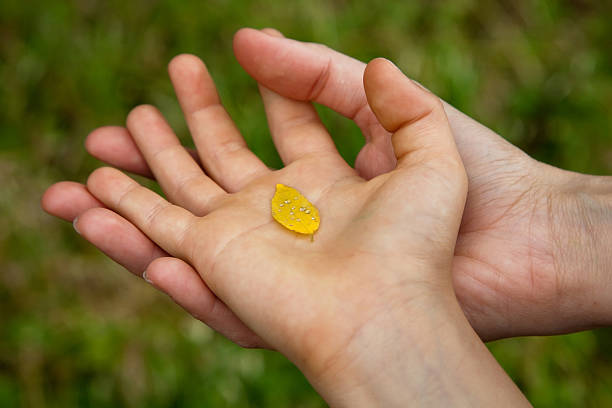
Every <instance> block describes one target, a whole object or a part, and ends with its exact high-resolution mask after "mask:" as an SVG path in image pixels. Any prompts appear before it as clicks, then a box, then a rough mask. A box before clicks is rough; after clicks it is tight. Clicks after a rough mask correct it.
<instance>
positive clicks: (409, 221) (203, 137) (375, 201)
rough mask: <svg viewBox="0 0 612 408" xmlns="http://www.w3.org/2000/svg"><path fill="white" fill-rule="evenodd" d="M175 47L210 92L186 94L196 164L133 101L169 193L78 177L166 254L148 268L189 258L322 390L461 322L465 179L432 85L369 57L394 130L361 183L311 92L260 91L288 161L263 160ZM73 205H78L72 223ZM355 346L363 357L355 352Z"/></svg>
mask: <svg viewBox="0 0 612 408" xmlns="http://www.w3.org/2000/svg"><path fill="white" fill-rule="evenodd" d="M185 59H189V61H187V62H188V63H185V64H183V66H182V67H177V69H184V70H192V72H193V70H196V71H197V75H198V76H200V78H205V81H203V82H202V83H201V86H202V87H203V88H205V89H206V91H207V92H208V93H206V92H204V93H203V94H200V96H201V95H204V96H205V97H204V98H197V99H196V98H194V99H192V100H189V101H188V102H186V103H185V101H183V108H184V109H185V111H186V114H187V115H188V117H190V118H191V122H190V123H192V124H193V123H194V122H195V123H196V125H197V127H198V128H200V129H206V131H205V132H203V133H195V134H194V139H195V141H196V145H197V147H198V152H200V156H201V159H202V163H203V164H204V167H205V168H206V174H205V173H204V172H203V171H202V170H201V169H200V167H199V166H198V165H197V164H196V162H195V161H194V159H193V158H192V157H191V156H190V155H189V154H188V153H187V152H186V151H185V150H184V148H183V147H182V146H181V145H180V143H179V141H178V139H177V138H176V136H175V135H174V134H173V133H172V131H171V130H170V128H169V127H168V125H167V124H166V123H165V121H164V119H163V118H162V116H161V114H160V113H159V112H158V111H157V110H155V109H154V108H152V107H150V106H141V107H138V108H136V109H135V110H134V111H132V113H131V114H130V116H129V117H128V126H129V127H130V130H131V132H132V134H133V135H134V138H135V140H136V143H137V144H138V145H139V148H140V150H141V151H142V153H143V155H144V157H145V160H146V161H147V163H148V165H149V167H150V169H151V170H152V172H153V173H154V174H155V176H156V178H157V180H158V181H159V183H160V185H161V186H162V188H163V189H164V191H165V192H166V194H167V196H168V198H169V199H170V200H171V201H172V202H173V203H175V204H174V205H173V204H171V203H170V202H168V201H166V200H165V199H164V198H162V197H160V196H158V195H157V194H155V193H153V192H152V191H150V190H148V189H146V188H144V187H142V186H140V185H139V184H138V183H136V182H135V181H134V180H132V179H130V178H129V177H127V176H126V175H124V174H123V173H121V172H120V171H118V170H115V169H112V168H102V169H98V170H96V171H95V172H94V173H92V175H91V176H90V178H89V180H88V182H87V188H88V189H89V191H90V192H91V193H92V194H93V196H94V197H95V198H96V199H98V200H99V201H100V202H102V203H103V204H104V205H105V206H106V207H108V208H109V209H110V210H112V211H114V212H115V213H116V214H117V215H118V216H120V217H123V218H125V220H127V221H126V222H129V223H132V224H133V225H134V226H136V227H137V228H138V229H140V230H141V231H142V232H143V233H144V234H145V235H146V236H147V237H149V238H150V239H151V240H152V241H153V242H155V243H156V244H157V245H158V246H159V247H160V248H162V249H163V250H164V251H166V252H167V253H168V254H169V255H171V256H172V257H173V258H159V259H158V260H156V261H153V262H152V263H151V264H150V265H149V266H148V269H147V270H148V271H149V272H150V275H151V276H154V275H155V270H156V269H157V268H158V267H159V265H163V267H164V268H167V267H168V263H174V264H177V263H179V264H181V265H183V267H193V269H194V270H196V271H197V273H198V275H199V276H201V277H202V280H203V281H204V282H205V283H206V285H208V287H209V288H210V289H211V290H212V292H214V293H215V295H216V296H217V297H218V298H219V299H220V300H221V301H222V302H223V303H224V304H225V305H226V306H227V307H229V309H230V310H232V311H233V312H234V313H235V314H236V315H237V316H238V317H239V318H240V320H241V321H242V322H244V323H245V325H246V327H248V328H249V329H251V330H252V331H253V332H254V333H256V334H257V335H258V336H259V337H260V338H261V339H262V340H263V341H264V342H265V343H267V344H269V345H271V346H272V347H274V348H276V349H278V350H279V351H281V352H283V353H284V354H285V355H287V356H288V357H289V358H290V359H291V360H292V361H294V362H295V363H296V364H297V365H298V366H299V367H300V368H301V369H302V370H303V371H304V373H305V374H306V375H307V376H308V377H309V378H310V379H311V381H312V382H313V384H314V385H315V387H317V388H318V389H319V390H320V391H321V392H322V393H323V394H324V395H327V396H328V398H330V399H331V400H333V399H334V398H335V396H336V395H337V392H338V390H337V389H335V388H334V391H333V392H331V391H329V390H331V387H332V385H331V384H333V386H334V387H336V386H339V387H340V388H343V387H345V386H346V387H347V390H350V392H351V393H352V392H353V391H354V389H353V387H354V384H353V383H352V382H351V385H350V386H349V385H346V382H347V381H348V380H347V379H348V378H351V379H352V378H353V377H352V374H354V373H355V372H357V373H359V376H361V375H365V374H364V373H365V372H367V373H368V375H369V376H370V375H372V374H375V373H376V372H377V371H378V370H380V369H381V368H382V367H383V366H384V365H387V364H391V360H392V359H393V358H394V357H393V356H394V355H396V354H395V352H393V353H387V352H383V351H385V350H386V349H389V348H391V349H393V344H395V343H398V342H401V343H402V347H403V346H404V343H403V339H404V338H405V336H406V335H409V334H410V335H412V336H414V337H415V338H418V337H419V336H420V334H418V333H421V332H433V331H435V330H437V328H438V327H440V326H443V327H446V326H454V325H455V324H457V325H458V326H459V327H461V330H466V328H468V327H469V325H468V323H467V321H466V320H465V319H464V318H463V316H462V314H461V311H460V308H459V305H458V303H457V302H456V300H455V297H454V293H453V289H452V280H451V274H450V270H451V263H452V258H453V251H454V244H455V240H456V236H457V232H458V229H459V225H460V220H461V214H462V211H463V208H464V204H465V197H466V192H467V178H466V174H465V171H464V169H463V165H462V163H461V159H460V157H459V154H458V153H457V150H456V148H455V144H454V140H453V137H452V134H451V131H450V128H449V126H448V122H447V120H446V115H445V113H444V110H443V108H442V104H441V103H440V101H439V100H438V98H436V97H435V96H434V95H432V94H430V93H428V92H426V91H424V90H423V89H421V88H420V87H419V86H417V85H416V84H414V83H413V82H412V81H410V80H408V79H407V78H405V77H404V76H403V75H402V74H401V73H400V72H399V70H397V68H395V67H394V66H393V65H392V64H391V63H389V62H388V61H386V60H375V61H374V62H372V63H371V64H370V66H369V67H368V69H367V70H366V72H365V75H364V83H365V88H366V91H367V94H368V99H369V103H370V106H371V107H372V109H373V110H374V112H376V113H377V116H378V119H379V120H380V122H381V123H382V125H383V126H384V127H385V128H386V129H387V130H388V131H389V132H392V133H393V136H392V140H393V148H394V152H395V154H396V158H397V166H396V167H395V168H394V169H393V170H391V171H390V172H387V173H383V174H381V175H379V176H377V177H374V178H372V179H371V180H364V179H363V178H361V177H360V176H359V175H357V173H356V172H355V170H354V169H352V168H351V167H350V166H348V165H347V163H346V162H345V161H344V160H343V159H342V158H341V157H340V155H339V154H338V152H337V151H336V149H335V147H334V145H333V143H332V141H331V138H330V137H329V135H328V133H327V131H326V130H325V128H324V127H323V125H322V124H321V122H320V121H319V120H318V118H317V115H316V113H315V111H314V109H313V107H312V106H311V105H310V104H309V103H306V102H297V101H292V100H289V99H286V98H284V97H281V96H279V95H277V94H275V93H273V92H272V91H269V90H267V89H265V88H262V90H261V91H262V97H263V100H264V104H265V105H266V111H267V114H268V120H269V124H270V129H271V133H272V134H273V137H274V140H275V141H276V144H277V147H278V150H279V154H280V156H281V158H282V159H283V161H284V163H285V167H283V168H282V169H280V170H274V171H273V170H270V169H268V168H267V167H266V166H264V165H263V163H261V162H260V161H259V160H258V159H257V158H256V156H254V155H253V154H252V153H251V152H250V151H249V150H248V149H246V148H245V146H244V143H243V142H242V141H241V139H240V136H239V135H238V134H237V132H236V131H235V128H234V127H233V125H232V123H231V121H230V119H229V118H228V117H227V116H226V114H225V112H224V111H223V110H222V109H221V108H220V105H218V104H217V101H218V99H217V98H216V94H215V93H214V87H213V85H212V81H211V80H210V77H208V76H207V73H206V70H205V67H204V66H203V64H201V63H200V62H199V61H197V60H195V59H193V58H190V57H183V60H185ZM277 183H282V184H285V185H288V186H292V187H294V188H296V189H298V190H299V191H300V192H301V193H302V194H303V195H304V196H306V197H307V198H308V199H309V200H310V201H311V202H312V203H313V204H314V205H315V206H316V207H317V208H318V209H319V213H320V217H321V225H320V228H319V230H318V231H317V233H316V235H315V239H314V242H311V240H310V239H309V237H308V236H304V235H299V234H296V233H294V232H292V231H289V230H287V229H285V228H283V227H282V226H281V225H279V224H278V223H277V222H275V221H274V220H273V218H272V216H271V213H270V199H271V197H272V195H273V194H274V191H275V186H276V184H277ZM228 190H230V191H233V193H228ZM287 205H291V203H287ZM188 209H192V211H190V210H188ZM90 211H95V210H90ZM297 211H298V210H297V209H296V212H297ZM83 217H87V212H86V213H85V214H84V215H83V216H82V217H81V218H79V223H80V222H81V221H80V220H82V219H83ZM153 280H154V281H155V278H153ZM400 316H401V318H400ZM469 332H470V330H468V333H469ZM472 333H473V332H472ZM473 337H474V338H475V336H473ZM472 341H473V339H472ZM365 346H367V347H368V349H370V350H372V356H370V357H368V356H364V354H363V350H364V347H365ZM482 349H484V347H482ZM484 350H486V349H484ZM400 351H401V348H400V349H399V350H396V352H400ZM381 355H383V356H385V357H383V358H382V361H381V358H380V356H381ZM349 373H350V374H349ZM400 380H401V381H403V379H400ZM351 381H352V380H351ZM347 392H348V391H347ZM387 398H396V396H393V397H390V396H389V397H387Z"/></svg>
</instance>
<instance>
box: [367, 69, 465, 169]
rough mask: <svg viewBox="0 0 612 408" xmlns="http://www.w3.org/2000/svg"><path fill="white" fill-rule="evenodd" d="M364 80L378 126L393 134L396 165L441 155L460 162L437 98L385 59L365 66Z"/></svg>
mask: <svg viewBox="0 0 612 408" xmlns="http://www.w3.org/2000/svg"><path fill="white" fill-rule="evenodd" d="M363 83H364V88H365V91H366V96H367V98H368V103H369V105H370V107H371V109H372V111H373V112H374V114H375V115H376V117H377V118H378V121H379V122H380V123H381V125H382V126H383V127H384V128H385V129H386V130H387V131H389V132H391V133H393V136H392V142H393V150H394V151H395V155H396V157H397V160H398V164H397V166H398V168H401V167H408V166H411V165H415V164H420V163H423V162H424V161H430V160H434V159H436V160H438V159H441V158H447V159H451V160H458V164H460V163H461V161H460V158H459V154H458V152H457V148H456V146H455V141H454V139H453V136H452V132H451V130H450V126H449V124H448V119H447V118H446V113H445V112H444V108H443V106H442V102H441V101H440V99H439V98H438V97H436V96H435V95H434V94H432V93H431V92H429V91H427V90H425V89H423V88H422V87H420V86H419V85H417V84H416V83H415V82H413V81H412V80H410V79H409V78H407V77H406V76H405V75H404V74H403V73H402V72H401V71H400V70H399V69H398V68H397V67H396V66H395V65H393V63H392V62H390V61H389V60H386V59H384V58H377V59H375V60H372V61H371V62H370V63H369V64H368V65H367V67H366V69H365V72H364V75H363Z"/></svg>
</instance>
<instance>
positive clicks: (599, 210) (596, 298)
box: [550, 173, 612, 330]
mask: <svg viewBox="0 0 612 408" xmlns="http://www.w3.org/2000/svg"><path fill="white" fill-rule="evenodd" d="M567 179H568V181H567V183H565V185H564V188H563V191H562V192H561V193H560V194H558V197H557V199H556V200H554V201H553V203H552V204H551V207H550V215H551V235H552V238H553V240H554V242H555V246H554V249H553V252H554V259H555V267H556V268H557V274H558V275H559V276H560V277H561V278H562V280H563V282H564V283H565V284H564V285H563V286H564V287H562V288H561V289H562V292H566V293H567V294H568V301H567V302H564V303H565V304H564V306H563V307H564V309H565V310H563V311H562V314H565V315H569V316H568V318H569V321H573V322H574V327H569V328H568V329H570V330H576V329H586V328H592V327H597V326H609V325H612V250H611V248H612V177H600V176H589V175H582V174H575V173H568V175H567Z"/></svg>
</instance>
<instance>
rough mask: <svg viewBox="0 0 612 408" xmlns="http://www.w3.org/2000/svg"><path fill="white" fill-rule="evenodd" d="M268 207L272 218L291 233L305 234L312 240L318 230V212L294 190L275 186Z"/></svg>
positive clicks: (283, 186)
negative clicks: (274, 191) (269, 206)
mask: <svg viewBox="0 0 612 408" xmlns="http://www.w3.org/2000/svg"><path fill="white" fill-rule="evenodd" d="M270 205H271V207H272V217H274V219H275V220H276V221H278V223H279V224H281V225H282V226H283V227H285V228H287V229H290V230H291V231H295V232H299V233H300V234H307V235H310V236H311V238H312V235H313V234H314V233H315V231H316V230H318V229H319V223H320V221H321V219H320V217H319V210H317V208H316V207H315V206H314V205H312V204H311V203H310V201H308V200H307V199H306V197H304V196H303V195H302V194H300V192H299V191H297V190H296V189H295V188H292V187H288V186H285V185H283V184H277V185H276V193H275V194H274V197H272V201H271V203H270Z"/></svg>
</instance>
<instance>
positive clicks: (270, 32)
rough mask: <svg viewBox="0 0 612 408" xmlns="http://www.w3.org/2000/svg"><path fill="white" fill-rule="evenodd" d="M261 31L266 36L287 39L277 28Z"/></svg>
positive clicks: (267, 28)
mask: <svg viewBox="0 0 612 408" xmlns="http://www.w3.org/2000/svg"><path fill="white" fill-rule="evenodd" d="M261 31H262V32H263V33H265V34H268V35H269V36H271V37H276V38H285V36H284V35H283V33H281V32H280V31H278V30H277V29H276V28H272V27H266V28H262V29H261Z"/></svg>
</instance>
